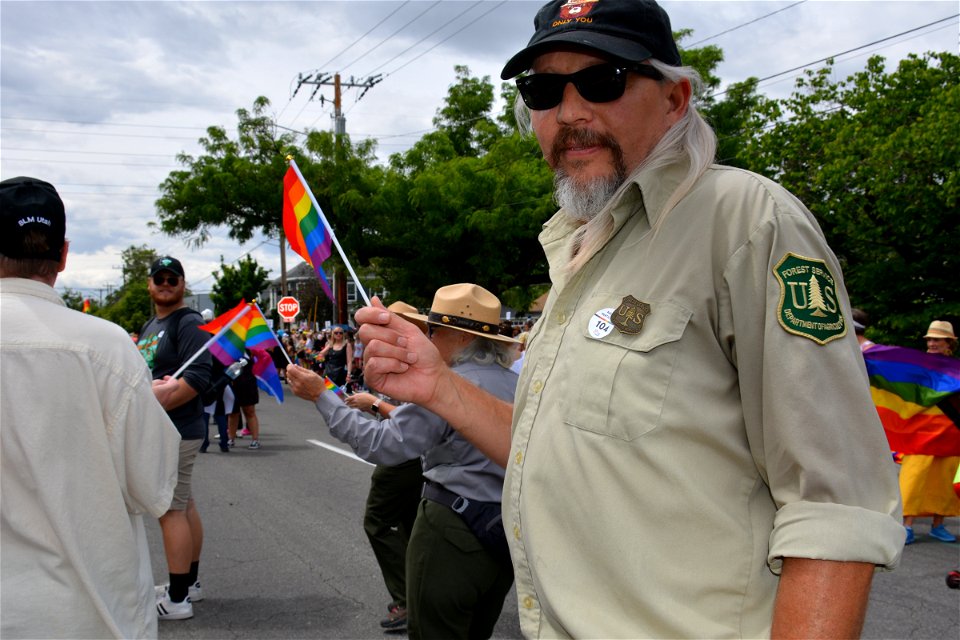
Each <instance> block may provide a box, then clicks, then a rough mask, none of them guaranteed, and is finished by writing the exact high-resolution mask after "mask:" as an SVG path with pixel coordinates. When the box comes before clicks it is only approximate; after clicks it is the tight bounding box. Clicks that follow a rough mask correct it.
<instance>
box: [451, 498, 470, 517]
mask: <svg viewBox="0 0 960 640" xmlns="http://www.w3.org/2000/svg"><path fill="white" fill-rule="evenodd" d="M469 506H470V501H469V500H467V499H466V498H464V497H463V496H457V499H456V500H454V501H453V504H451V505H450V508H451V509H453V511H454V513H458V514H459V513H463V512H464V511H466V510H467V507H469Z"/></svg>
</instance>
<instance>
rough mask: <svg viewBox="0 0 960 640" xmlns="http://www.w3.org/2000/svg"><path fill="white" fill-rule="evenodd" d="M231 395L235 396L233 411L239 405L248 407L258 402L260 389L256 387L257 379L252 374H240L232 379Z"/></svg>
mask: <svg viewBox="0 0 960 640" xmlns="http://www.w3.org/2000/svg"><path fill="white" fill-rule="evenodd" d="M233 395H234V396H235V397H236V403H235V404H234V411H238V410H239V409H240V407H249V406H250V405H253V404H257V403H258V402H260V391H259V389H257V379H256V378H254V377H253V376H249V377H247V376H241V377H239V378H237V379H236V380H234V381H233Z"/></svg>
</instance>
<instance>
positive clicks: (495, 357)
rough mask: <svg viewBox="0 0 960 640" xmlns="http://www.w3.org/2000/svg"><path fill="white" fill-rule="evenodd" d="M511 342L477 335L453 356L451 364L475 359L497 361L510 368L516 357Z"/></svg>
mask: <svg viewBox="0 0 960 640" xmlns="http://www.w3.org/2000/svg"><path fill="white" fill-rule="evenodd" d="M512 346H514V344H513V343H511V342H501V341H500V340H490V339H488V338H482V337H480V336H477V337H476V338H474V339H473V340H472V341H471V342H470V343H469V344H468V345H467V346H465V347H464V348H463V349H461V350H460V351H458V352H457V353H456V354H454V356H453V358H451V363H450V364H451V365H458V364H462V363H464V362H469V361H471V360H472V361H473V362H475V363H477V364H483V365H486V364H493V363H497V364H499V365H500V366H501V367H504V368H506V369H509V368H510V366H511V365H512V364H513V361H514V360H515V359H516V358H514V357H513V353H512V352H511V349H510V348H511V347H512Z"/></svg>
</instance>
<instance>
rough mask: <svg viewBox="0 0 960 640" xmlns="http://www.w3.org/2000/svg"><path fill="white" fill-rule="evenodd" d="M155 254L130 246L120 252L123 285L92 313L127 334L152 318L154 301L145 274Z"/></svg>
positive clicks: (143, 247)
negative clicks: (120, 328) (124, 330)
mask: <svg viewBox="0 0 960 640" xmlns="http://www.w3.org/2000/svg"><path fill="white" fill-rule="evenodd" d="M156 259H157V253H156V251H154V250H153V249H151V248H149V247H148V246H147V245H140V246H136V245H131V246H129V247H127V248H126V249H124V250H123V252H122V253H121V261H122V266H121V269H122V273H123V284H122V285H121V286H120V288H118V289H116V290H114V291H113V292H112V293H110V295H108V296H107V300H106V301H105V303H104V306H103V307H101V308H100V309H98V310H97V311H96V312H95V313H96V315H98V316H100V317H101V318H106V319H107V320H110V321H111V322H115V323H117V324H119V325H120V326H121V327H123V328H124V329H126V330H127V331H139V330H140V327H142V326H143V324H144V323H145V322H146V321H147V320H148V319H150V317H151V316H152V315H153V302H152V300H151V299H150V292H149V291H148V290H147V274H148V273H149V272H150V265H151V264H152V263H153V261H154V260H156Z"/></svg>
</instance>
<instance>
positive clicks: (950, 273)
mask: <svg viewBox="0 0 960 640" xmlns="http://www.w3.org/2000/svg"><path fill="white" fill-rule="evenodd" d="M754 126H755V134H754V136H753V137H752V138H750V139H749V141H748V143H747V147H746V152H745V154H744V159H745V160H746V161H748V162H749V164H750V165H751V168H753V169H754V170H757V171H759V172H761V173H765V174H766V175H768V176H770V177H772V178H774V179H776V180H778V181H779V182H781V183H782V184H783V185H784V186H785V187H787V188H788V189H789V190H791V191H792V192H793V193H794V194H796V195H797V196H798V197H799V198H800V200H802V201H803V202H804V203H805V204H806V205H807V206H808V207H809V208H810V210H811V211H812V212H813V213H814V214H815V215H816V217H817V219H818V220H819V222H820V225H821V227H822V228H823V230H824V233H825V234H826V236H827V239H828V241H829V242H830V245H831V247H832V248H833V249H834V251H835V252H836V254H837V256H838V257H839V258H840V261H841V264H842V266H843V269H844V276H845V279H846V285H847V289H848V291H849V293H850V297H851V300H852V302H853V304H854V306H858V307H860V308H862V309H864V310H865V311H867V312H868V313H869V314H870V315H871V317H872V318H873V321H874V327H873V333H872V337H873V338H875V339H877V340H880V341H883V342H889V343H891V344H904V345H916V344H917V339H916V336H917V335H919V334H920V333H921V332H922V331H923V329H925V328H926V326H927V324H928V323H929V321H930V320H931V319H933V318H941V317H954V316H958V315H960V279H958V278H957V276H956V274H957V273H958V271H960V255H958V252H957V251H956V237H957V229H958V228H960V207H958V198H960V145H958V144H957V136H958V134H960V56H957V55H955V54H952V53H927V54H925V55H923V56H917V55H911V56H909V57H907V58H906V59H904V60H902V61H901V62H900V64H899V65H898V66H897V68H896V69H895V70H894V71H892V72H887V71H886V69H885V65H884V61H883V58H881V57H873V58H871V59H870V60H869V61H868V62H867V65H866V68H865V69H864V70H863V71H860V72H858V73H855V74H853V75H851V76H850V77H848V78H846V79H843V80H834V78H833V69H832V66H831V65H828V66H826V67H824V68H823V69H820V70H819V71H810V72H807V73H806V74H805V75H804V76H803V77H802V78H800V79H799V80H798V81H797V87H796V91H795V92H794V93H793V95H791V96H790V97H789V98H785V99H783V100H776V101H773V100H770V101H764V102H763V103H762V104H761V105H760V108H759V110H758V112H757V114H756V120H755V123H754Z"/></svg>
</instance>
